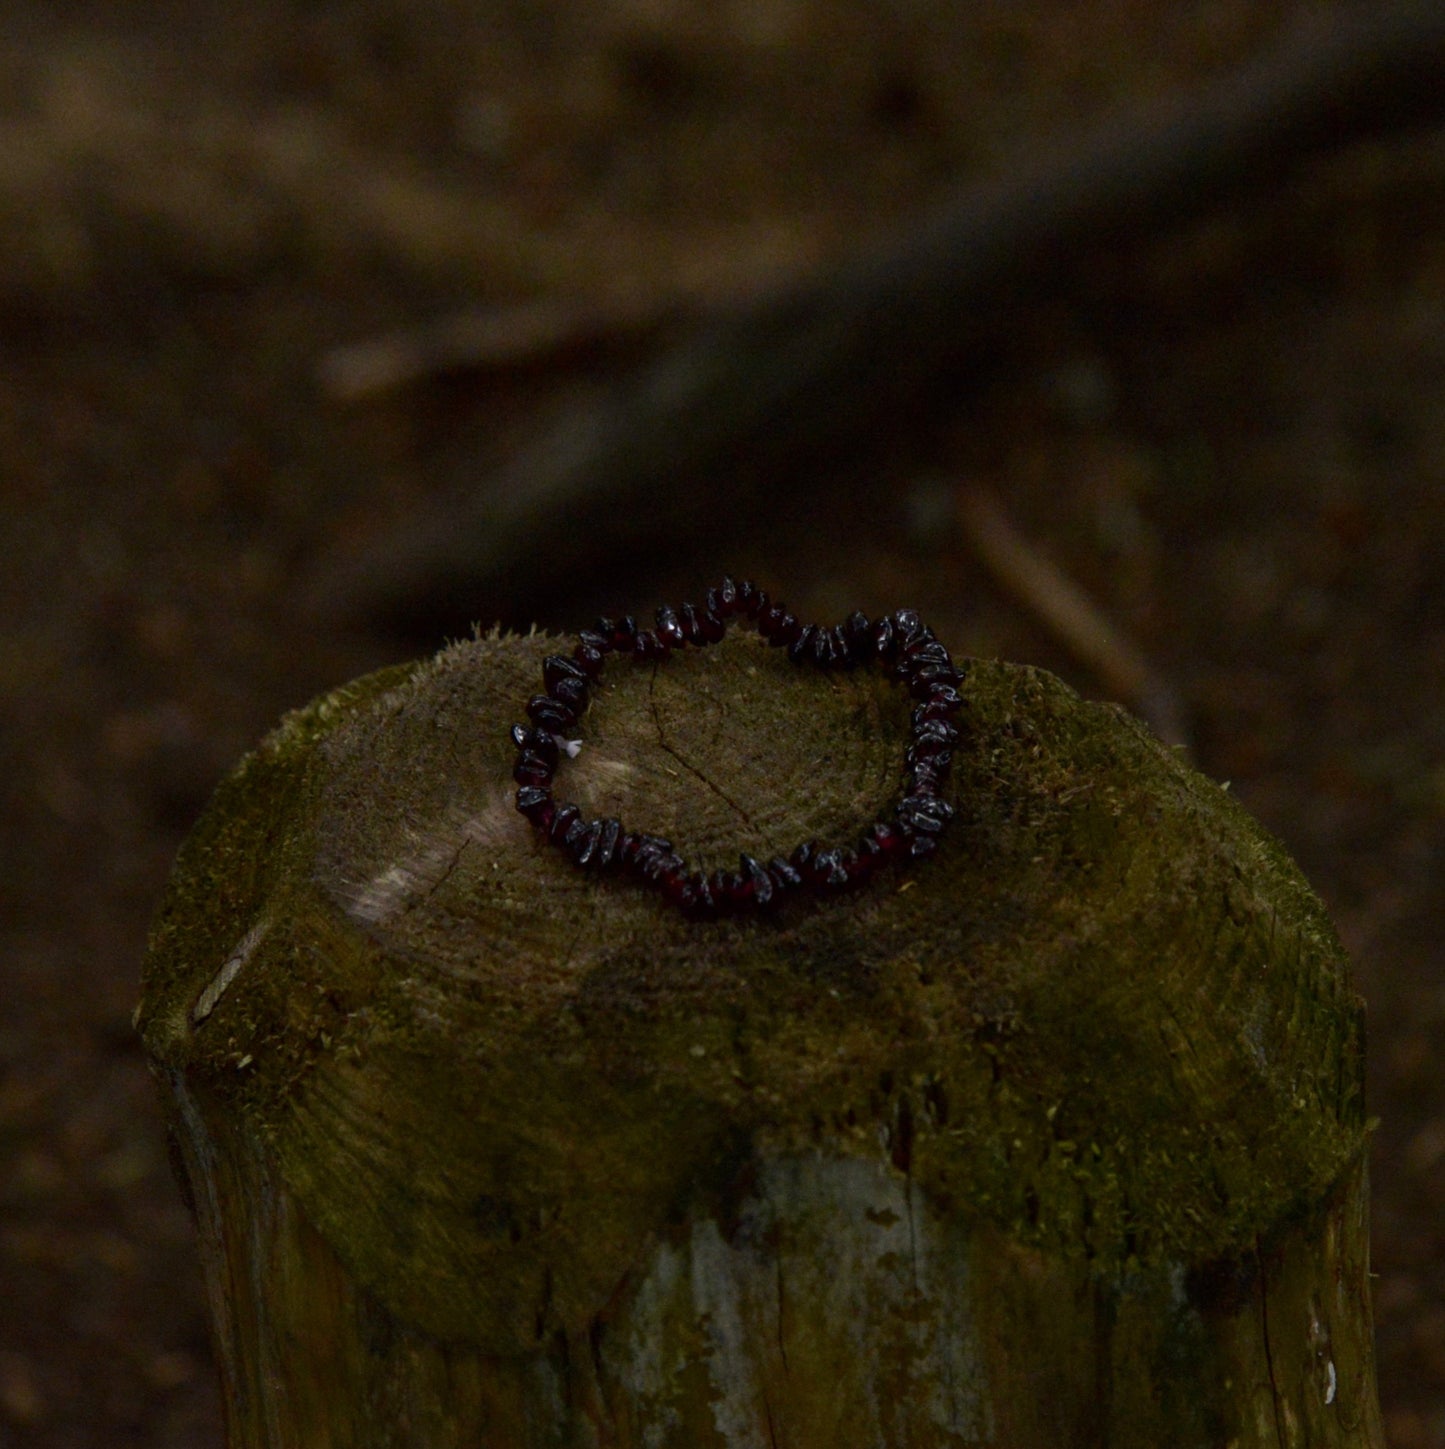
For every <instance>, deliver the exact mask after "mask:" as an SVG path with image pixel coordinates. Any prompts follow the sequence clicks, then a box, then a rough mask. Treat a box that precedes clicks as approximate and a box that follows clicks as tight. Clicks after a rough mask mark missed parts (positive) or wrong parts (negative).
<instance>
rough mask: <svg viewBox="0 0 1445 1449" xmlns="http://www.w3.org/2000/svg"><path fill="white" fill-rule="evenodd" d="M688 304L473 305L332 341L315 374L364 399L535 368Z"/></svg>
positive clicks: (646, 326)
mask: <svg viewBox="0 0 1445 1449" xmlns="http://www.w3.org/2000/svg"><path fill="white" fill-rule="evenodd" d="M689 311H692V312H693V314H694V316H695V309H685V308H684V307H683V306H682V305H680V304H678V303H676V302H674V301H672V300H671V299H667V298H638V299H635V300H632V301H630V302H626V303H623V302H613V303H599V302H575V301H566V300H561V299H549V300H545V301H536V302H524V303H519V304H517V305H515V306H505V307H478V308H472V309H470V310H468V311H465V312H458V313H455V314H453V315H452V316H450V317H443V318H440V319H438V320H437V321H434V322H428V323H423V324H422V325H420V326H417V327H408V328H402V329H400V330H398V331H396V332H391V333H387V334H386V335H384V336H381V337H370V338H367V339H365V340H364V341H361V342H353V343H348V344H347V345H346V346H344V347H336V348H333V349H332V350H331V351H330V352H328V353H327V354H326V355H325V356H324V357H323V358H322V359H321V363H320V365H319V367H318V369H317V375H318V378H319V381H320V383H321V386H322V389H323V390H324V391H325V392H326V394H327V395H328V396H329V397H330V398H331V400H332V401H333V402H338V403H358V402H371V401H374V400H375V399H376V398H377V397H379V396H381V395H382V394H384V393H388V392H393V391H395V390H396V389H398V388H402V387H407V386H410V385H412V384H414V383H416V382H419V381H422V380H423V379H425V378H428V377H434V376H435V375H436V374H438V373H442V372H450V371H455V370H459V369H462V368H472V369H499V368H515V367H538V366H540V365H542V364H544V363H552V362H555V361H556V360H557V359H558V357H559V356H561V355H567V354H574V353H577V352H580V351H583V350H586V349H590V348H594V347H597V346H600V345H601V344H603V343H615V342H621V341H635V340H636V339H637V338H638V337H639V336H641V335H643V334H646V333H648V332H652V331H655V330H656V329H658V328H660V327H662V326H663V325H664V324H666V323H669V322H678V321H684V320H686V319H687V317H688V314H689Z"/></svg>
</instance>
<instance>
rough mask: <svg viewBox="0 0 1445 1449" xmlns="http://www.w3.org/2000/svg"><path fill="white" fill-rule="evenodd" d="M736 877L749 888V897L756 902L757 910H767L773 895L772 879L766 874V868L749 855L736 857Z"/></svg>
mask: <svg viewBox="0 0 1445 1449" xmlns="http://www.w3.org/2000/svg"><path fill="white" fill-rule="evenodd" d="M738 876H739V879H741V880H744V881H746V882H747V883H748V884H749V885H750V886H751V888H752V889H751V896H752V899H753V900H754V901H756V902H757V904H758V909H759V910H764V911H765V910H767V909H768V907H769V906H771V905H772V903H773V896H774V894H775V890H774V886H773V878H772V876H770V875H769V874H768V871H767V867H766V866H764V865H762V864H761V863H760V862H758V861H757V860H755V859H754V858H753V857H752V856H751V855H740V856H738Z"/></svg>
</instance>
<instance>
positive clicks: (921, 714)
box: [909, 696, 958, 730]
mask: <svg viewBox="0 0 1445 1449" xmlns="http://www.w3.org/2000/svg"><path fill="white" fill-rule="evenodd" d="M957 713H958V705H957V704H950V703H949V702H948V701H946V700H937V699H934V698H933V697H932V696H930V697H929V698H928V699H927V700H925V701H924V703H922V704H916V705H914V706H913V713H912V715H910V716H909V722H910V723H911V724H912V726H913V728H914V729H915V730H916V729H918V728H919V727H920V726H921V725H926V724H929V723H931V722H932V721H935V720H936V721H938V722H939V723H941V724H946V725H948V726H949V727H950V728H952V729H956V728H957V726H956V725H954V724H953V718H954V716H955V715H956V714H957Z"/></svg>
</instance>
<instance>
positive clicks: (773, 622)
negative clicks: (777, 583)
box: [758, 599, 788, 641]
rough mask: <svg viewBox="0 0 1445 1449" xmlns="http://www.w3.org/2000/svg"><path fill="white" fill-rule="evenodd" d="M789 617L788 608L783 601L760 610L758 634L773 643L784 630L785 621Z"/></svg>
mask: <svg viewBox="0 0 1445 1449" xmlns="http://www.w3.org/2000/svg"><path fill="white" fill-rule="evenodd" d="M787 617H788V606H787V605H786V604H785V603H783V601H782V600H781V599H779V600H778V602H777V603H775V604H768V605H767V606H766V607H765V608H762V609H759V610H758V633H759V634H761V635H762V636H763V638H764V639H767V640H769V641H771V640H772V638H773V636H774V635H775V634H776V633H777V632H778V631H779V630H780V629H781V628H782V626H783V620H784V619H786V618H787Z"/></svg>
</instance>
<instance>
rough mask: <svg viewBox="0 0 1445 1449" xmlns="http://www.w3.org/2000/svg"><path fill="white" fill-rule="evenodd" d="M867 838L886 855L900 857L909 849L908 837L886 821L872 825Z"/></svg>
mask: <svg viewBox="0 0 1445 1449" xmlns="http://www.w3.org/2000/svg"><path fill="white" fill-rule="evenodd" d="M867 838H868V839H869V840H871V841H873V843H874V844H875V845H876V846H877V847H878V849H879V850H881V851H882V852H883V854H884V855H900V854H902V853H903V852H904V851H906V850H907V849H908V837H907V836H906V835H905V834H904V833H903V832H902V831H901V830H900V829H899V828H898V827H897V826H896V825H889V824H888V822H887V821H885V820H879V821H876V822H875V823H874V824H873V825H870V826H869V827H868V837H867Z"/></svg>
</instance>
